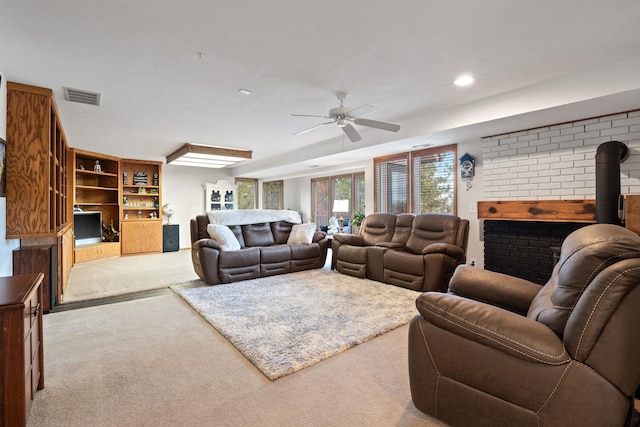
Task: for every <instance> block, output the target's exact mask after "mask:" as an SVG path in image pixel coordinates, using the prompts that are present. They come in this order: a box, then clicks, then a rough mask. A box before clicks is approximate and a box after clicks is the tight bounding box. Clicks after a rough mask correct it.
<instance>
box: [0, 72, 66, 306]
mask: <svg viewBox="0 0 640 427" xmlns="http://www.w3.org/2000/svg"><path fill="white" fill-rule="evenodd" d="M6 135H7V138H6V139H7V154H6V172H7V173H6V177H7V178H6V179H7V201H6V206H7V209H6V236H5V237H6V238H7V239H20V247H21V248H29V247H34V246H41V245H45V246H51V245H55V246H56V251H55V254H54V256H55V259H51V260H49V261H48V263H52V264H55V265H57V266H58V268H57V269H56V276H57V277H56V280H55V283H56V284H57V288H58V289H59V290H60V293H56V300H57V301H60V300H61V297H62V294H61V292H62V290H63V289H64V288H65V287H66V285H67V280H68V277H69V275H68V271H69V269H70V265H69V263H68V260H69V259H70V258H71V257H73V240H72V239H69V238H68V236H69V234H70V233H71V229H72V223H73V214H72V212H73V206H72V203H71V199H72V196H71V193H69V191H70V189H71V188H72V184H71V181H72V177H73V174H72V173H70V172H69V168H70V166H69V160H70V159H69V146H68V144H67V138H66V136H65V133H64V130H63V128H62V124H61V122H60V118H59V116H58V110H57V107H56V104H55V101H54V99H53V91H52V90H51V89H47V88H42V87H36V86H29V85H25V84H21V83H15V82H7V134H6ZM46 264H47V262H43V263H41V268H42V269H45V268H46ZM41 272H43V273H44V271H41Z"/></svg>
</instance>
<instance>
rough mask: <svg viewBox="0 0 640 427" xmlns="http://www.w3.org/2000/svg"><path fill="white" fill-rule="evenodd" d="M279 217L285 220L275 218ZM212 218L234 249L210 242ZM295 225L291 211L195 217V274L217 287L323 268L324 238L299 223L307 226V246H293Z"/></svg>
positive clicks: (325, 251) (192, 255) (219, 242)
mask: <svg viewBox="0 0 640 427" xmlns="http://www.w3.org/2000/svg"><path fill="white" fill-rule="evenodd" d="M282 213H284V216H282V215H279V214H282ZM291 215H293V216H294V217H291ZM211 218H214V222H213V223H215V224H218V225H224V226H225V227H226V228H228V230H230V231H231V232H232V233H233V236H235V241H234V243H235V244H237V245H238V247H237V248H235V249H233V250H229V249H227V248H225V245H224V244H223V243H221V241H220V240H216V239H214V238H212V236H211V234H210V231H209V230H208V227H209V226H210V225H211V224H212V222H211V221H210V220H211ZM300 222H301V221H300V216H299V215H298V213H297V212H295V211H268V210H252V211H242V210H240V211H222V212H209V213H207V214H202V215H197V216H196V217H195V218H193V219H192V220H191V224H190V225H191V259H192V261H193V267H194V269H195V271H196V274H198V276H199V277H200V278H201V279H202V280H204V281H205V282H207V283H208V284H209V285H217V284H219V283H230V282H236V281H239V280H247V279H255V278H257V277H264V276H272V275H275V274H284V273H290V272H296V271H302V270H309V269H313V268H322V267H323V266H324V264H325V262H326V258H327V249H328V246H329V239H327V238H326V233H324V232H321V231H315V224H300V226H302V227H306V226H311V229H312V231H311V232H310V233H309V234H308V241H307V242H297V241H294V242H292V241H291V237H292V230H294V227H296V226H297V223H300ZM234 223H235V224H234Z"/></svg>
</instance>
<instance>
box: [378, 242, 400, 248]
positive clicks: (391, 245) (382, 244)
mask: <svg viewBox="0 0 640 427" xmlns="http://www.w3.org/2000/svg"><path fill="white" fill-rule="evenodd" d="M376 246H380V247H381V248H387V249H404V248H405V245H403V244H402V243H397V242H378V243H376Z"/></svg>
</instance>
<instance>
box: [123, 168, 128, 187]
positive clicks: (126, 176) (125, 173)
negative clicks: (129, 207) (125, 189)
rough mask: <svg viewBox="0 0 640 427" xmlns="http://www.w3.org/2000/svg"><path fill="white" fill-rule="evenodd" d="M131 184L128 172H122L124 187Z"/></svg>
mask: <svg viewBox="0 0 640 427" xmlns="http://www.w3.org/2000/svg"><path fill="white" fill-rule="evenodd" d="M128 182H129V174H127V171H124V172H122V183H123V184H124V185H127V183H128Z"/></svg>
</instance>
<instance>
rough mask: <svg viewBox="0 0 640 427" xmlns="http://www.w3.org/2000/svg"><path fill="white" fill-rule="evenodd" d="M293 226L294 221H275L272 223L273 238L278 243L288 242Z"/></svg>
mask: <svg viewBox="0 0 640 427" xmlns="http://www.w3.org/2000/svg"><path fill="white" fill-rule="evenodd" d="M293 226H294V224H293V223H291V222H287V221H274V222H272V223H271V232H272V233H273V239H274V240H275V242H276V244H277V245H284V244H285V243H287V240H288V239H289V235H290V234H291V228H292V227H293Z"/></svg>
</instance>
